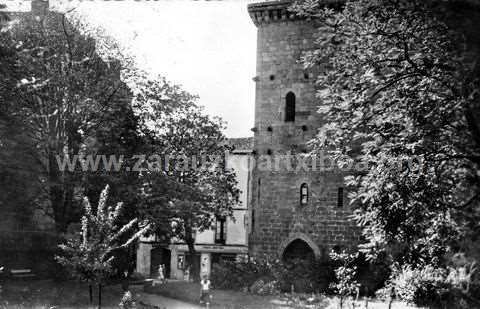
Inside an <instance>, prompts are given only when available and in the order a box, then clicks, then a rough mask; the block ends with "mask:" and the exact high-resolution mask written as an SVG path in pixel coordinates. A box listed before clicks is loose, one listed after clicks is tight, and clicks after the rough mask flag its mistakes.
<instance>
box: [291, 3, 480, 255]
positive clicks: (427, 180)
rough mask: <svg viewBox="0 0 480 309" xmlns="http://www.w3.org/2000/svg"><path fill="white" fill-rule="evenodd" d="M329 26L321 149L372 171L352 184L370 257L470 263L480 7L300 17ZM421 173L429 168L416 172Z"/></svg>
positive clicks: (321, 66) (317, 66) (323, 32)
mask: <svg viewBox="0 0 480 309" xmlns="http://www.w3.org/2000/svg"><path fill="white" fill-rule="evenodd" d="M293 9H294V10H295V11H296V12H297V13H298V14H300V15H303V16H310V17H313V18H314V19H316V21H317V22H318V33H317V34H318V40H317V43H318V45H317V46H316V47H315V49H314V50H312V51H306V52H305V54H304V56H303V59H302V60H303V63H304V64H305V65H306V66H307V67H309V68H311V69H312V70H318V72H319V74H318V80H317V85H318V87H319V89H318V98H319V107H320V113H322V114H323V116H324V119H325V125H323V126H322V127H321V129H320V131H319V134H318V136H317V137H316V138H315V140H314V141H313V145H314V148H315V150H316V151H320V150H328V151H329V152H330V153H331V154H332V156H334V157H336V158H337V159H339V160H340V161H341V162H345V161H351V160H354V161H355V162H356V163H357V165H356V166H357V167H361V166H368V169H367V170H364V171H362V172H358V173H355V174H354V175H351V176H349V177H348V178H347V183H348V184H349V185H351V186H352V191H353V192H352V194H351V198H352V202H353V204H354V205H357V210H356V212H355V215H356V219H357V220H358V222H359V224H360V225H361V226H362V227H363V233H364V236H365V239H366V243H365V244H364V245H363V247H362V249H363V250H365V251H366V252H368V253H369V257H371V258H374V257H376V256H377V254H378V253H379V252H381V251H382V250H387V251H388V252H389V253H390V254H391V255H392V257H393V258H394V259H395V260H396V261H398V262H400V263H401V264H403V263H407V264H411V265H424V264H430V263H431V264H439V263H443V260H442V258H443V257H444V256H445V254H446V253H448V252H452V251H457V250H464V251H467V252H469V254H472V255H474V254H477V257H478V252H476V253H475V252H472V250H471V249H472V246H468V245H467V243H475V241H478V240H477V237H478V235H479V234H478V230H479V227H480V226H479V225H478V222H480V221H479V220H478V218H479V214H480V212H479V210H480V208H479V198H480V188H479V184H480V178H479V177H480V134H479V133H480V104H479V99H480V92H479V91H478V89H479V86H480V66H479V63H480V62H479V57H478V55H479V53H478V50H479V47H480V44H479V42H478V39H477V37H478V17H479V16H480V14H479V8H478V5H476V4H475V3H474V2H472V1H471V2H468V3H467V1H435V0H429V1H419V0H418V1H417V0H413V1H406V0H400V1H397V0H395V1H394V0H382V1H369V0H356V1H347V2H346V3H345V4H344V5H342V6H337V7H328V6H327V7H326V6H324V5H322V4H321V1H314V0H306V1H301V2H299V3H297V4H296V5H295V6H294V8H293ZM413 163H419V164H413Z"/></svg>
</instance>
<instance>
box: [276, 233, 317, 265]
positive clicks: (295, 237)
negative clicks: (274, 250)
mask: <svg viewBox="0 0 480 309" xmlns="http://www.w3.org/2000/svg"><path fill="white" fill-rule="evenodd" d="M296 240H301V241H303V242H305V243H306V244H307V245H308V246H309V247H310V249H312V251H313V255H314V257H315V260H317V261H318V260H320V259H321V257H322V252H321V250H320V248H319V247H318V246H317V244H316V243H315V242H314V241H313V240H312V239H311V238H310V237H309V236H308V235H307V234H304V233H293V234H291V235H290V236H289V237H288V238H287V239H285V240H284V241H282V242H281V244H280V247H279V249H278V256H279V257H280V258H283V256H284V253H285V250H286V249H287V248H288V246H289V245H290V244H291V243H293V242H294V241H296Z"/></svg>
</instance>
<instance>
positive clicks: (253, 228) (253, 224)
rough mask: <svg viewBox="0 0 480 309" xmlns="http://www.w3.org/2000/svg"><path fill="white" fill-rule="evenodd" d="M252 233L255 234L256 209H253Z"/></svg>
mask: <svg viewBox="0 0 480 309" xmlns="http://www.w3.org/2000/svg"><path fill="white" fill-rule="evenodd" d="M250 232H251V233H254V232H255V209H252V226H251V227H250Z"/></svg>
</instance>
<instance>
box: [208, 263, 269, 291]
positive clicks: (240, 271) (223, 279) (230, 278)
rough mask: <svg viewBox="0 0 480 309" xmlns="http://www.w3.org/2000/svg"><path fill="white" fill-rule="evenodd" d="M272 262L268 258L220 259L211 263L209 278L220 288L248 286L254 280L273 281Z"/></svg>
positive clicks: (233, 288) (234, 288)
mask: <svg viewBox="0 0 480 309" xmlns="http://www.w3.org/2000/svg"><path fill="white" fill-rule="evenodd" d="M272 269H273V263H272V262H270V261H269V260H268V259H266V258H264V259H250V260H247V261H241V262H231V261H222V262H220V263H218V264H213V265H212V272H211V280H212V283H213V284H214V286H216V287H218V288H220V289H232V290H240V289H242V288H247V289H248V288H250V287H251V286H252V284H254V283H255V281H257V280H259V279H262V280H264V281H265V282H270V281H273V280H274V279H275V278H274V276H273V272H272Z"/></svg>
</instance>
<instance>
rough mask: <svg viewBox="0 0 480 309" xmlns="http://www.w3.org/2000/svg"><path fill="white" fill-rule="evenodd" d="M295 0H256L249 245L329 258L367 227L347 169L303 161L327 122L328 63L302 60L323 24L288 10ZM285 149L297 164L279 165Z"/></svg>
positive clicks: (284, 254) (252, 9)
mask: <svg viewBox="0 0 480 309" xmlns="http://www.w3.org/2000/svg"><path fill="white" fill-rule="evenodd" d="M291 3H292V1H288V0H287V1H270V2H261V3H255V4H250V5H249V6H248V11H249V14H250V17H251V18H252V21H253V22H254V24H255V25H256V26H257V31H258V32H257V36H258V37H257V64H256V66H257V68H256V76H255V78H254V81H255V82H256V98H255V125H254V128H253V129H252V130H253V131H254V153H255V156H254V157H255V161H256V166H255V168H254V170H253V172H252V203H251V211H252V229H251V233H250V242H249V245H250V253H251V254H252V255H257V256H258V255H264V254H265V255H269V256H272V255H273V256H278V257H281V258H283V259H290V258H311V259H315V260H321V259H325V258H328V253H329V252H330V250H332V249H340V248H348V247H351V246H353V245H355V244H356V243H357V241H358V239H359V237H360V233H359V231H358V230H357V228H356V227H355V224H354V222H352V221H351V220H350V218H349V216H350V215H351V213H352V211H351V209H350V208H349V206H348V201H347V192H346V190H345V189H344V187H343V177H344V174H343V173H341V172H339V171H338V170H335V169H333V170H323V169H322V162H318V161H315V160H309V161H308V162H309V163H308V164H306V165H308V167H307V168H305V165H303V164H301V163H302V162H301V160H302V158H304V157H305V153H306V152H307V148H306V147H307V142H308V141H309V140H311V139H312V138H313V137H314V136H315V134H316V133H317V129H318V128H319V127H320V126H321V125H322V123H323V122H322V119H321V117H320V115H319V114H318V113H317V109H318V104H319V99H318V98H316V97H315V78H314V77H315V75H317V74H319V73H320V69H315V70H316V71H312V70H305V69H304V68H303V65H302V64H301V63H299V60H300V57H301V55H302V52H304V51H307V50H309V49H312V48H314V41H315V39H314V34H315V32H316V28H315V23H314V21H311V20H305V19H301V18H299V17H298V16H295V15H294V14H293V13H292V12H290V11H288V7H289V6H290V5H291ZM282 156H283V157H284V159H285V160H289V162H291V164H292V165H291V166H289V165H288V164H282V163H279V164H277V165H276V164H275V162H283V161H282V160H283V159H281V158H282ZM268 160H270V163H271V164H270V165H268V164H262V162H263V161H265V162H267V161H268ZM265 162H263V163H265ZM267 163H268V162H267Z"/></svg>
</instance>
